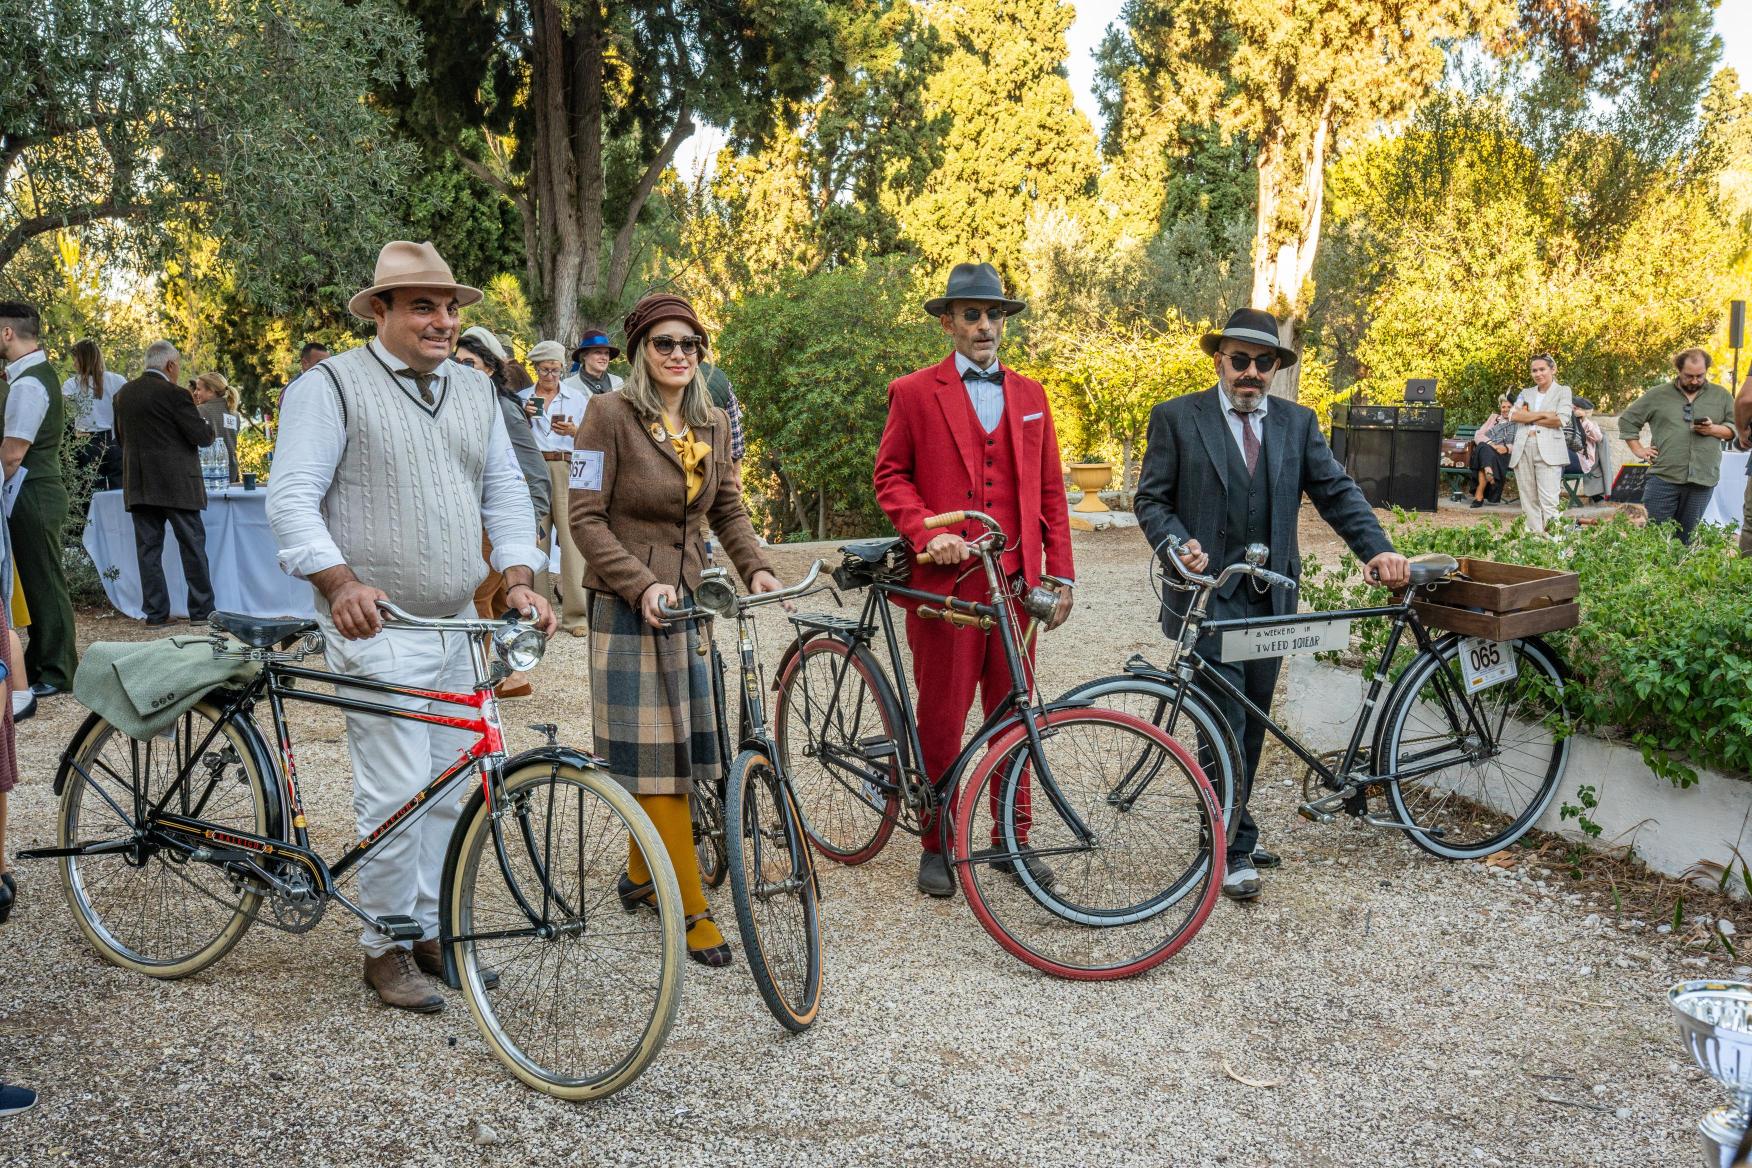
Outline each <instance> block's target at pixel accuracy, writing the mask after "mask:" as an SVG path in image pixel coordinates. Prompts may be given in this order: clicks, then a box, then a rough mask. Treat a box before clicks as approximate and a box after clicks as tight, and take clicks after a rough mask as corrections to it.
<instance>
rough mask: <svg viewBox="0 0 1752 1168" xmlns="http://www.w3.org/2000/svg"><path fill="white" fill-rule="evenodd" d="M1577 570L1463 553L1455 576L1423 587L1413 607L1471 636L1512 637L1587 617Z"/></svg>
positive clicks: (1427, 619) (1428, 620)
mask: <svg viewBox="0 0 1752 1168" xmlns="http://www.w3.org/2000/svg"><path fill="white" fill-rule="evenodd" d="M1581 590H1582V589H1581V580H1580V578H1579V577H1577V576H1576V574H1575V573H1574V572H1557V571H1553V570H1552V569H1550V568H1531V567H1528V566H1526V565H1525V564H1499V563H1497V562H1496V561H1494V560H1479V559H1473V558H1471V557H1462V558H1461V560H1460V569H1459V571H1458V572H1456V573H1455V574H1454V576H1452V577H1450V578H1449V579H1447V580H1445V581H1443V582H1442V583H1440V584H1435V585H1432V586H1430V587H1429V588H1426V589H1423V590H1422V591H1421V592H1420V593H1419V594H1418V595H1417V597H1415V598H1414V599H1413V600H1412V602H1411V603H1412V608H1413V609H1414V610H1415V611H1416V612H1417V615H1418V619H1420V620H1422V621H1423V622H1424V624H1426V625H1430V626H1433V627H1435V628H1438V629H1448V630H1450V631H1452V632H1456V633H1460V634H1462V635H1464V636H1468V637H1483V638H1485V639H1486V640H1490V641H1512V640H1514V639H1515V638H1517V637H1530V636H1533V635H1534V634H1536V633H1550V632H1555V631H1556V630H1558V629H1573V628H1575V627H1576V626H1577V625H1578V624H1580V623H1581V621H1582V614H1581V609H1580V608H1579V607H1577V605H1576V597H1577V596H1579V595H1581Z"/></svg>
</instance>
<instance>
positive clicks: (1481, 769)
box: [1375, 637, 1570, 860]
mask: <svg viewBox="0 0 1752 1168" xmlns="http://www.w3.org/2000/svg"><path fill="white" fill-rule="evenodd" d="M1513 644H1514V653H1515V665H1516V671H1515V676H1514V677H1512V678H1510V679H1509V680H1507V681H1503V682H1498V683H1497V684H1496V685H1493V686H1491V687H1490V688H1489V689H1484V690H1480V691H1479V692H1478V693H1475V694H1468V693H1467V692H1466V679H1465V675H1464V671H1463V670H1462V668H1461V661H1460V642H1459V641H1458V640H1457V639H1455V638H1445V639H1444V640H1443V641H1441V642H1439V643H1438V644H1437V646H1436V655H1435V656H1432V655H1430V654H1427V653H1425V654H1420V655H1419V656H1418V658H1417V659H1416V660H1414V661H1413V662H1412V663H1411V664H1410V665H1409V666H1408V667H1407V668H1406V670H1405V672H1404V673H1403V674H1401V675H1400V678H1399V680H1398V681H1397V682H1396V683H1394V686H1393V691H1392V692H1391V693H1389V694H1388V695H1387V703H1386V707H1385V708H1386V713H1385V714H1383V715H1382V717H1381V728H1380V732H1379V736H1378V739H1377V743H1376V747H1375V766H1376V773H1380V772H1381V770H1382V769H1383V768H1390V769H1391V770H1392V772H1393V773H1396V774H1397V773H1399V772H1401V771H1405V770H1411V769H1416V768H1428V767H1430V766H1432V765H1435V764H1440V763H1444V762H1445V763H1446V764H1447V765H1444V766H1440V767H1439V768H1438V769H1435V770H1433V771H1429V772H1428V773H1425V774H1422V775H1417V776H1415V777H1412V778H1406V779H1400V780H1398V781H1397V782H1389V783H1388V784H1387V793H1388V799H1389V801H1390V802H1391V804H1392V807H1393V813H1394V814H1395V815H1396V816H1397V817H1398V818H1399V821H1400V822H1401V823H1408V824H1416V825H1417V829H1415V830H1411V831H1407V832H1406V834H1407V835H1408V836H1410V837H1411V842H1412V843H1414V844H1416V845H1417V846H1418V847H1420V848H1422V849H1423V850H1424V851H1426V852H1429V853H1430V854H1431V855H1436V856H1440V857H1442V858H1443V859H1445V860H1471V859H1477V858H1478V857H1480V856H1488V855H1490V854H1491V853H1492V852H1495V851H1498V850H1500V849H1502V848H1506V847H1508V846H1509V845H1510V844H1512V843H1514V842H1515V841H1516V840H1518V839H1520V838H1521V837H1522V836H1523V835H1525V834H1526V833H1527V831H1528V830H1529V829H1530V828H1532V826H1533V825H1534V824H1535V823H1537V822H1538V821H1539V817H1540V816H1541V815H1543V814H1545V809H1546V808H1547V807H1549V806H1550V805H1551V800H1552V798H1553V796H1555V795H1556V794H1557V787H1558V783H1559V782H1560V781H1561V780H1562V778H1563V770H1564V766H1565V764H1566V763H1567V762H1568V760H1569V742H1570V740H1569V721H1570V718H1569V712H1568V709H1567V708H1566V706H1565V704H1564V679H1565V675H1566V672H1567V671H1566V670H1565V669H1564V666H1563V662H1562V661H1561V660H1560V659H1559V658H1558V656H1557V653H1556V652H1555V651H1554V650H1553V649H1552V648H1551V646H1549V645H1547V644H1546V643H1545V642H1544V641H1541V640H1539V639H1538V638H1536V637H1529V638H1527V639H1525V640H1520V641H1515V642H1513ZM1468 709H1470V710H1471V711H1472V712H1473V716H1476V718H1477V719H1478V721H1479V723H1481V724H1482V725H1483V726H1484V727H1485V728H1487V729H1488V731H1489V733H1490V738H1491V741H1492V744H1493V745H1492V746H1491V747H1490V748H1486V747H1485V746H1484V743H1483V740H1482V738H1481V736H1480V735H1479V734H1478V731H1477V728H1476V727H1474V726H1473V725H1472V722H1471V718H1470V717H1469V716H1468V712H1467V711H1468Z"/></svg>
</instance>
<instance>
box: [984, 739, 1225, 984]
mask: <svg viewBox="0 0 1752 1168" xmlns="http://www.w3.org/2000/svg"><path fill="white" fill-rule="evenodd" d="M1070 721H1098V722H1108V723H1118V724H1120V725H1124V726H1127V727H1128V728H1130V729H1132V730H1135V731H1138V732H1140V733H1142V734H1144V735H1145V736H1146V737H1149V738H1152V739H1154V740H1156V741H1157V742H1158V743H1159V744H1160V745H1163V746H1166V747H1167V748H1168V750H1169V752H1170V753H1171V754H1173V755H1174V757H1175V759H1176V760H1177V761H1178V762H1179V763H1180V764H1181V765H1183V766H1184V767H1185V768H1186V770H1187V773H1188V774H1190V775H1191V776H1192V778H1193V780H1194V783H1195V784H1196V789H1197V790H1198V792H1199V797H1200V799H1201V800H1202V802H1203V803H1204V809H1205V814H1206V815H1207V816H1208V817H1209V819H1210V821H1211V823H1212V824H1213V825H1215V831H1216V836H1215V837H1214V838H1218V839H1221V838H1224V831H1223V826H1224V825H1223V815H1222V811H1221V808H1220V806H1219V805H1218V803H1217V795H1216V792H1215V791H1214V790H1212V788H1211V784H1210V780H1209V779H1208V778H1206V777H1205V773H1204V771H1203V770H1202V769H1201V768H1200V767H1199V765H1198V760H1196V759H1195V758H1193V757H1192V756H1191V755H1190V754H1188V753H1187V752H1186V750H1185V748H1183V747H1182V746H1181V745H1180V743H1178V742H1176V741H1175V740H1174V739H1173V738H1171V737H1169V736H1168V735H1166V734H1164V733H1163V732H1162V731H1161V729H1160V728H1159V727H1156V726H1152V725H1151V724H1150V723H1148V722H1145V721H1143V720H1142V719H1139V718H1135V717H1133V716H1132V715H1130V714H1127V713H1124V712H1123V711H1120V710H1108V709H1103V708H1100V707H1081V708H1076V709H1068V710H1049V711H1048V712H1047V713H1046V714H1045V716H1044V722H1045V724H1046V725H1047V726H1059V725H1062V724H1064V723H1065V722H1070ZM1025 733H1026V732H1025V730H1024V729H1023V727H1022V725H1021V724H1020V723H1017V724H1016V725H1014V726H1012V727H1011V728H1010V729H1008V730H1006V731H1005V732H1004V733H1003V734H1001V735H999V736H998V738H996V739H995V740H994V741H993V743H992V745H991V748H990V749H989V750H988V751H987V752H986V754H985V757H984V758H982V759H981V760H980V762H979V765H978V766H976V767H975V768H974V769H973V771H972V773H971V774H970V775H969V776H968V778H967V779H966V780H965V781H964V782H962V783H961V784H959V786H958V789H957V792H956V804H955V839H954V840H953V841H952V844H951V846H952V847H953V849H954V855H955V867H956V870H957V872H965V871H966V870H967V865H968V863H969V862H970V860H971V858H972V838H973V816H974V813H975V811H976V808H977V805H978V803H979V798H978V797H977V796H976V795H974V794H972V793H973V792H978V791H981V790H983V789H984V787H985V785H986V782H985V781H986V780H989V778H990V772H991V771H992V770H993V769H995V768H996V767H997V765H998V763H999V762H1000V761H1001V760H1002V759H1004V758H1005V757H1006V756H1007V755H1008V754H1009V752H1010V750H1011V749H1012V748H1013V747H1015V745H1016V744H1017V742H1018V741H1020V740H1021V739H1022V738H1023V737H1024V735H1025ZM1224 860H1225V856H1224V853H1223V849H1221V848H1213V849H1212V850H1211V869H1212V870H1211V878H1210V882H1209V883H1208V884H1207V885H1206V887H1205V890H1204V892H1203V894H1202V895H1201V896H1200V898H1199V903H1198V904H1197V905H1196V906H1195V907H1194V909H1193V911H1192V913H1191V914H1190V915H1189V916H1188V917H1187V919H1186V922H1185V923H1184V924H1182V926H1181V928H1180V929H1179V931H1178V932H1176V933H1175V935H1174V937H1173V938H1172V939H1171V940H1170V941H1169V942H1168V943H1167V944H1165V945H1163V946H1162V947H1160V948H1158V949H1156V950H1154V951H1152V952H1150V953H1148V954H1145V955H1144V956H1143V957H1140V958H1139V959H1137V960H1136V961H1132V962H1128V963H1127V964H1124V965H1120V966H1115V967H1113V968H1111V969H1087V968H1084V967H1082V966H1074V965H1065V964H1063V963H1062V962H1057V961H1053V960H1052V959H1051V958H1048V957H1045V956H1043V955H1042V954H1040V953H1037V952H1036V951H1034V950H1033V949H1031V948H1029V947H1028V946H1027V945H1025V944H1023V943H1022V942H1021V941H1019V940H1017V939H1016V938H1015V937H1013V936H1011V935H1010V933H1009V932H1007V931H1006V930H1005V929H1004V927H1003V926H1002V925H1001V924H1000V923H999V922H998V919H997V917H996V915H995V914H993V913H992V911H991V909H990V908H989V907H988V906H987V905H986V903H985V900H984V898H983V896H982V895H981V893H980V891H979V885H978V882H977V881H974V880H968V879H965V878H962V879H960V880H959V883H960V885H961V890H962V891H963V892H964V893H965V894H966V896H967V905H968V907H969V908H971V909H972V910H973V915H974V918H975V919H976V920H978V921H979V923H980V926H981V927H982V928H984V929H985V931H986V932H987V933H989V934H991V937H992V939H993V940H994V941H996V942H997V943H998V945H999V946H1000V947H1001V948H1002V949H1004V951H1005V952H1007V953H1009V954H1010V955H1011V956H1013V957H1015V958H1017V959H1018V960H1020V961H1021V962H1023V963H1024V964H1026V965H1029V966H1032V967H1033V968H1035V969H1038V970H1040V971H1041V972H1042V973H1049V974H1052V975H1053V976H1054V977H1062V978H1066V979H1068V980H1071V981H1121V980H1123V979H1125V978H1128V977H1136V976H1137V975H1138V974H1140V973H1145V972H1147V971H1149V970H1151V969H1154V968H1155V967H1156V966H1158V965H1161V964H1162V963H1163V962H1164V961H1167V960H1168V959H1169V958H1170V957H1173V956H1174V955H1175V954H1176V953H1178V952H1179V951H1180V950H1181V949H1182V948H1184V947H1185V945H1186V943H1187V942H1188V941H1191V940H1192V938H1193V937H1195V936H1197V935H1198V931H1199V930H1200V929H1201V928H1203V927H1204V923H1205V921H1206V920H1207V919H1208V918H1209V917H1210V915H1211V912H1212V910H1213V909H1215V908H1216V904H1217V899H1218V897H1219V896H1220V895H1221V893H1222V888H1223V871H1224Z"/></svg>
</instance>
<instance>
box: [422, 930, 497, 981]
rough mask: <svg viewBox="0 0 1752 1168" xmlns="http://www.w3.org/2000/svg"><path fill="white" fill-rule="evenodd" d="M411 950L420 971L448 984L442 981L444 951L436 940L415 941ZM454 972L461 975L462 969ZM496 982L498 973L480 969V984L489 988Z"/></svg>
mask: <svg viewBox="0 0 1752 1168" xmlns="http://www.w3.org/2000/svg"><path fill="white" fill-rule="evenodd" d="M413 952H414V964H415V965H417V966H419V967H420V970H421V972H423V973H428V974H431V975H432V976H433V977H435V978H437V979H438V981H439V982H440V983H442V984H446V985H448V984H449V983H448V982H445V981H444V951H443V950H442V949H440V948H439V947H438V942H437V941H435V940H433V941H415V942H414V950H413ZM456 974H457V976H458V977H461V976H462V970H460V969H458V970H457V971H456ZM498 984H499V975H498V973H497V972H496V971H494V970H491V969H483V970H481V985H482V986H484V987H486V988H487V989H489V990H490V989H492V988H493V987H494V986H496V985H498Z"/></svg>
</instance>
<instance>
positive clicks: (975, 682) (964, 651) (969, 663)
mask: <svg viewBox="0 0 1752 1168" xmlns="http://www.w3.org/2000/svg"><path fill="white" fill-rule="evenodd" d="M955 595H956V596H958V597H960V598H961V599H964V600H973V601H978V602H980V603H982V604H983V603H987V602H989V600H990V596H989V594H988V593H987V590H986V580H985V574H984V573H983V572H980V571H974V572H971V573H969V574H968V575H966V576H963V577H962V578H961V580H960V582H959V583H958V584H957V585H956V588H955ZM1018 615H1019V616H1022V619H1021V620H1019V621H1018V623H1017V627H1018V628H1019V629H1022V630H1024V631H1026V629H1027V627H1028V624H1027V619H1026V616H1025V615H1023V614H1020V613H1018ZM906 639H907V643H908V644H909V645H910V646H911V647H912V655H913V686H914V689H915V690H916V691H917V694H918V701H917V705H916V707H915V713H916V714H917V715H918V723H919V746H920V747H921V748H922V750H923V753H924V758H923V759H922V760H921V761H922V762H923V764H924V770H925V774H927V775H929V776H930V777H931V778H932V779H933V780H935V779H939V778H941V777H942V776H943V774H944V773H945V772H946V771H948V769H949V766H950V764H951V763H953V762H954V761H955V755H956V754H957V753H958V752H959V751H960V750H961V736H962V732H963V730H964V729H965V727H966V725H967V712H968V710H970V709H972V708H973V693H974V690H975V689H976V688H977V689H978V690H979V694H980V703H981V708H982V709H983V711H984V714H985V716H986V717H990V716H991V712H992V711H993V710H995V709H997V708H998V706H999V705H1001V704H1002V703H1003V701H1004V699H1005V698H1006V697H1007V696H1009V693H1010V667H1009V665H1008V664H1006V663H1005V661H1004V642H1003V638H1002V634H1000V633H999V632H998V630H997V629H996V628H994V629H992V630H991V632H989V633H988V632H982V631H981V630H979V629H971V628H963V627H961V626H959V625H951V624H948V623H947V622H945V621H940V620H926V619H925V618H923V617H921V616H919V614H918V613H917V612H909V613H908V614H907V617H906ZM1023 668H1024V671H1025V673H1026V676H1027V678H1028V679H1029V680H1030V681H1032V679H1033V676H1034V649H1033V647H1032V646H1030V647H1029V648H1028V651H1027V654H1026V656H1025V658H1024V666H1023ZM976 763H977V760H973V761H971V762H970V763H969V764H968V768H967V770H963V772H962V778H963V779H964V780H965V779H966V778H967V774H968V770H971V769H972V768H973V766H974V765H976ZM1001 791H1002V784H1000V783H993V784H992V785H991V787H990V788H989V790H988V794H989V796H990V798H991V817H992V836H993V838H992V842H993V843H996V842H998V841H997V831H998V822H999V819H998V817H999V807H998V803H999V799H998V796H999V794H1000V793H1001ZM1016 810H1017V827H1018V829H1019V830H1022V831H1023V832H1025V831H1026V828H1027V826H1028V822H1029V820H1028V814H1027V812H1028V789H1027V786H1026V781H1025V782H1024V786H1023V789H1022V792H1021V794H1020V796H1019V798H1018V800H1017V808H1016ZM924 826H925V832H924V836H923V839H922V841H921V842H922V843H923V844H924V848H925V851H927V852H935V851H938V850H939V849H940V845H941V841H940V840H939V838H938V836H937V828H936V824H935V823H934V822H931V821H929V820H927V822H926V823H925V825H924Z"/></svg>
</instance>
